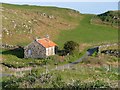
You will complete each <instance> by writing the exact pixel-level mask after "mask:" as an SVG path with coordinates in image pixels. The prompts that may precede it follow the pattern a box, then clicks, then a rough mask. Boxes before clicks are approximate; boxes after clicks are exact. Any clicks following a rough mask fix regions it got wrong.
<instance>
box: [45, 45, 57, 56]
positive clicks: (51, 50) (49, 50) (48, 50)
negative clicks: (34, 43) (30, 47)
mask: <svg viewBox="0 0 120 90" xmlns="http://www.w3.org/2000/svg"><path fill="white" fill-rule="evenodd" d="M46 55H47V56H50V55H55V47H54V46H53V47H49V48H46Z"/></svg>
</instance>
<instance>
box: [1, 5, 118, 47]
mask: <svg viewBox="0 0 120 90" xmlns="http://www.w3.org/2000/svg"><path fill="white" fill-rule="evenodd" d="M3 7H4V8H5V11H4V12H3V15H4V16H7V17H8V19H9V20H5V19H4V18H3V27H6V28H8V30H10V31H11V32H12V33H13V34H12V36H9V35H4V33H3V42H5V43H10V44H20V45H26V44H28V43H30V42H31V41H32V40H33V37H35V36H38V37H39V36H40V37H43V36H45V35H46V34H49V35H50V37H51V39H52V40H55V41H56V43H57V44H58V45H59V46H63V44H64V42H66V41H68V40H74V41H77V42H79V43H98V42H104V41H107V42H109V41H110V42H112V41H117V37H118V36H117V29H115V28H113V27H110V26H103V25H95V24H91V23H90V21H91V18H92V17H93V16H94V15H84V14H79V13H78V12H76V11H74V10H70V9H64V8H57V7H40V6H26V5H24V6H19V5H8V4H3ZM9 10H10V11H13V12H16V13H17V15H16V14H15V13H11V12H9ZM37 13H46V14H47V15H53V16H55V17H56V19H55V20H54V19H48V18H44V17H41V16H40V14H37ZM13 16H14V17H13ZM31 19H35V20H38V21H37V22H34V21H32V20H31ZM12 20H15V22H16V23H17V24H19V25H20V26H18V27H16V28H15V29H13V25H12V22H11V21H12ZM25 20H26V21H25ZM28 21H31V22H32V24H29V23H28ZM58 22H59V23H58ZM61 23H62V24H61ZM23 24H25V25H28V26H30V27H31V30H33V33H32V34H30V33H27V32H28V31H29V29H27V28H25V27H23ZM17 30H18V31H17ZM24 31H26V32H24ZM21 37H24V38H21ZM11 39H12V40H11Z"/></svg>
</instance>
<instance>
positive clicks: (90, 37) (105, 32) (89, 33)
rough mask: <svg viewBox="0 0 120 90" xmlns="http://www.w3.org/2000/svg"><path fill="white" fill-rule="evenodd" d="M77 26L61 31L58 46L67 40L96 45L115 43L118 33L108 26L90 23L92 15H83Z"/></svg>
mask: <svg viewBox="0 0 120 90" xmlns="http://www.w3.org/2000/svg"><path fill="white" fill-rule="evenodd" d="M83 17H84V18H83V19H82V20H81V21H80V22H79V26H78V27H76V28H75V29H72V30H70V31H62V32H61V34H60V35H59V38H58V40H57V42H58V44H59V45H62V44H63V42H65V41H68V40H74V41H77V42H80V43H98V42H104V41H105V42H106V41H107V42H109V41H110V42H111V41H117V39H118V31H117V29H115V28H112V27H109V26H100V25H94V24H91V23H90V20H91V18H92V17H93V15H83Z"/></svg>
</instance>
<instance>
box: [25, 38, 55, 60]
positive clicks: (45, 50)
mask: <svg viewBox="0 0 120 90" xmlns="http://www.w3.org/2000/svg"><path fill="white" fill-rule="evenodd" d="M56 46H57V44H56V43H54V42H53V41H51V40H50V39H49V38H42V39H35V40H34V41H33V42H31V43H30V44H29V45H27V46H26V47H24V58H46V57H48V56H51V55H55V52H56Z"/></svg>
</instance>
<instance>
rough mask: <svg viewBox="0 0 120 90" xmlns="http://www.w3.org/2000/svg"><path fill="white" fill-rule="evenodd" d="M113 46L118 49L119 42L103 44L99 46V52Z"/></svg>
mask: <svg viewBox="0 0 120 90" xmlns="http://www.w3.org/2000/svg"><path fill="white" fill-rule="evenodd" d="M112 48H116V49H118V43H114V44H106V45H101V46H99V52H101V51H103V50H108V49H112Z"/></svg>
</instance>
